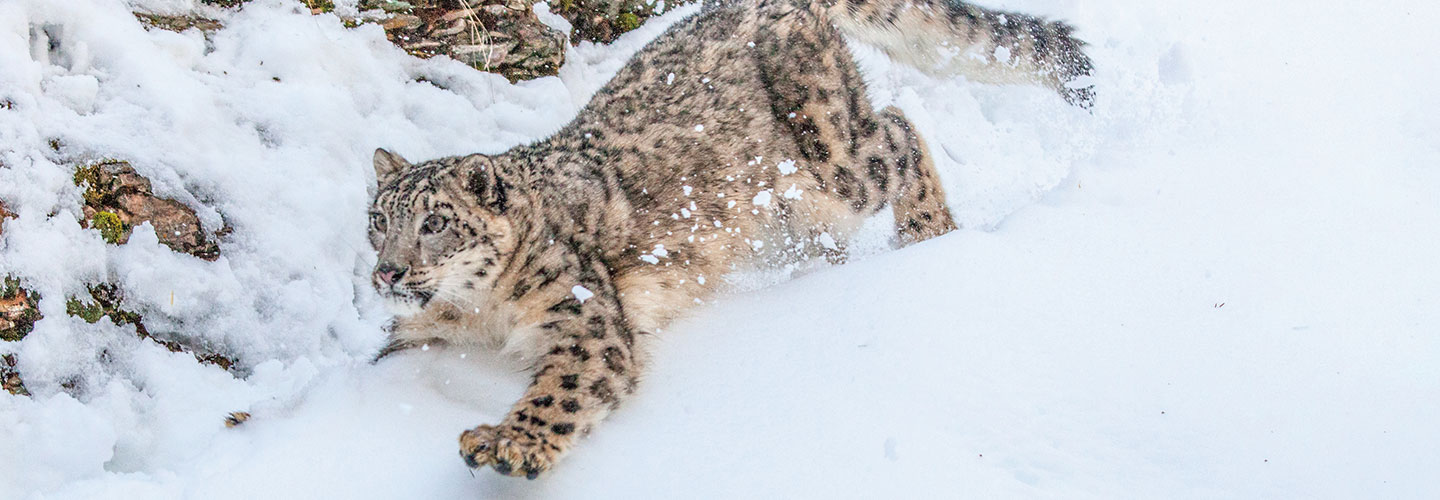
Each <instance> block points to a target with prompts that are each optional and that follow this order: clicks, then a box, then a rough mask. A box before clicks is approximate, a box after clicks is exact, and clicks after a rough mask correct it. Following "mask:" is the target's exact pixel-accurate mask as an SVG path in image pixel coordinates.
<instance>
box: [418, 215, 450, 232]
mask: <svg viewBox="0 0 1440 500" xmlns="http://www.w3.org/2000/svg"><path fill="white" fill-rule="evenodd" d="M447 222H448V221H446V220H445V218H444V217H441V216H439V215H434V214H431V215H430V216H429V217H426V218H425V225H423V226H420V234H435V233H438V232H440V231H443V230H445V224H446V223H447Z"/></svg>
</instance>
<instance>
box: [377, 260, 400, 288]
mask: <svg viewBox="0 0 1440 500" xmlns="http://www.w3.org/2000/svg"><path fill="white" fill-rule="evenodd" d="M405 271H406V269H402V268H398V267H395V266H393V265H390V264H380V265H379V266H376V267H375V279H378V280H380V282H381V283H384V284H386V285H394V284H395V281H397V280H399V279H400V278H401V277H403V276H405Z"/></svg>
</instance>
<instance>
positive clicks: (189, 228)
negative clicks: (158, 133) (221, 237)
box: [75, 160, 220, 261]
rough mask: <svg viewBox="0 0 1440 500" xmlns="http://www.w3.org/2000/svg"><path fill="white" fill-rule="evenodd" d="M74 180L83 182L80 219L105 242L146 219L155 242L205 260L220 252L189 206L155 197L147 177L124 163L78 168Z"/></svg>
mask: <svg viewBox="0 0 1440 500" xmlns="http://www.w3.org/2000/svg"><path fill="white" fill-rule="evenodd" d="M75 185H77V186H83V187H85V194H84V196H85V205H84V207H82V210H83V211H84V214H85V218H84V219H83V220H81V221H80V224H81V225H82V226H85V227H91V228H95V229H96V230H98V231H100V235H101V236H102V237H104V238H105V241H106V242H109V243H114V244H117V245H119V244H124V243H125V242H127V241H129V239H130V232H131V231H132V230H133V229H134V227H135V226H136V225H138V224H141V223H144V222H149V223H150V225H152V226H154V227H155V234H156V235H157V236H158V237H159V238H160V242H161V243H164V244H165V246H168V247H170V249H172V250H175V251H177V252H182V253H188V254H190V255H194V256H196V257H199V258H202V259H205V260H211V261H213V260H215V259H217V258H219V257H220V247H219V246H218V245H216V244H215V242H214V241H212V240H211V239H210V238H208V237H207V235H206V233H205V229H204V227H202V226H201V225H200V219H199V218H198V217H196V216H195V211H194V210H191V209H190V207H187V206H185V204H183V203H180V202H178V201H175V200H171V199H167V198H160V197H158V196H155V194H154V193H153V192H152V191H151V190H150V180H149V179H146V178H144V177H141V176H140V174H137V173H135V169H134V168H133V167H131V166H130V164H129V163H126V162H123V161H113V160H112V161H104V162H100V163H96V164H93V165H86V166H83V167H80V168H78V169H76V171H75Z"/></svg>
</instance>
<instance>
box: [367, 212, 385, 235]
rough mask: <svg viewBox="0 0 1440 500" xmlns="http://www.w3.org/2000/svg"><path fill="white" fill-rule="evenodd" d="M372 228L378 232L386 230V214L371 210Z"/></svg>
mask: <svg viewBox="0 0 1440 500" xmlns="http://www.w3.org/2000/svg"><path fill="white" fill-rule="evenodd" d="M370 230H371V231H374V232H377V233H383V232H385V214H382V213H380V212H370Z"/></svg>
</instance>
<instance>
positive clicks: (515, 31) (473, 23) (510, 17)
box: [360, 0, 565, 82]
mask: <svg viewBox="0 0 1440 500" xmlns="http://www.w3.org/2000/svg"><path fill="white" fill-rule="evenodd" d="M360 8H361V9H383V10H386V11H387V12H391V15H390V16H389V17H388V18H386V19H385V20H383V21H381V22H380V25H381V26H382V27H384V28H385V34H386V36H387V37H388V38H389V39H390V41H391V42H394V43H395V44H396V45H399V46H400V48H403V49H405V51H406V52H408V53H410V54H411V55H414V56H417V57H433V56H437V55H446V56H450V57H452V58H454V59H455V60H458V61H460V62H463V63H465V64H468V65H470V66H471V67H473V68H475V69H478V70H481V71H489V72H492V73H499V74H501V75H504V76H505V78H508V79H509V80H510V81H511V82H516V81H520V80H529V79H533V78H539V77H542V76H550V75H554V74H556V73H557V72H559V71H560V64H561V63H563V62H564V60H565V34H564V33H561V32H559V31H556V30H553V29H550V27H549V26H545V25H544V24H542V23H541V22H540V19H539V18H538V17H536V16H535V12H533V11H532V10H531V9H530V6H529V4H528V3H527V2H525V1H519V0H416V1H415V2H410V3H407V2H395V1H390V0H365V1H363V2H361V4H360Z"/></svg>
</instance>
